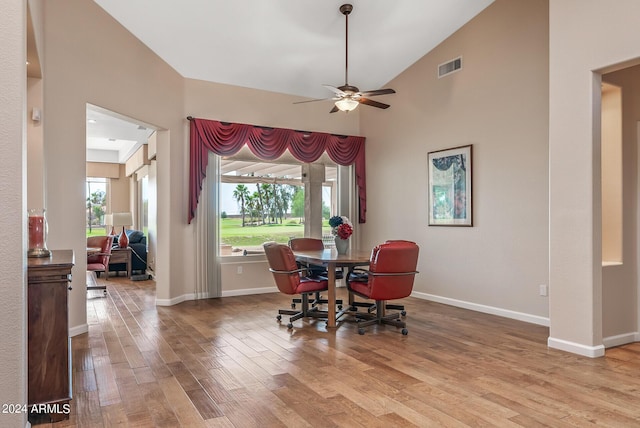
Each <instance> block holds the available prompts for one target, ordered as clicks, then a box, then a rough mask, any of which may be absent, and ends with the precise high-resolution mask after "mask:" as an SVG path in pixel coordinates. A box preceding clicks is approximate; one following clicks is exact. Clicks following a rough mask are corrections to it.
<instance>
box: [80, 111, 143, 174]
mask: <svg viewBox="0 0 640 428" xmlns="http://www.w3.org/2000/svg"><path fill="white" fill-rule="evenodd" d="M153 132H155V129H153V128H152V127H151V126H149V125H147V124H144V123H142V122H137V121H135V120H134V119H131V118H129V117H125V116H122V115H118V114H117V113H114V112H111V111H109V110H105V109H102V108H100V107H97V106H94V105H90V104H87V161H88V162H109V163H124V162H125V161H126V160H127V159H128V158H129V156H131V155H132V154H133V153H135V151H136V150H138V148H139V147H140V146H141V145H142V144H146V143H147V140H148V138H149V136H150V135H151V134H152V133H153Z"/></svg>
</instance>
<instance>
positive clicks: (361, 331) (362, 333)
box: [358, 328, 364, 336]
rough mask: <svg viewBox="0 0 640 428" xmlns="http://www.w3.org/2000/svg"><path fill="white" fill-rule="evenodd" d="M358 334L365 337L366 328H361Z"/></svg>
mask: <svg viewBox="0 0 640 428" xmlns="http://www.w3.org/2000/svg"><path fill="white" fill-rule="evenodd" d="M358 334H359V335H360V336H363V335H364V328H359V329H358Z"/></svg>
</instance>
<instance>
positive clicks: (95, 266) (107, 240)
mask: <svg viewBox="0 0 640 428" xmlns="http://www.w3.org/2000/svg"><path fill="white" fill-rule="evenodd" d="M112 246H113V236H110V235H109V236H90V237H88V238H87V248H100V251H99V252H97V253H91V254H87V271H92V272H96V275H100V273H101V272H104V273H105V277H106V279H107V280H108V279H109V258H110V257H111V247H112ZM87 289H102V290H105V292H106V290H107V288H106V287H105V286H95V287H87Z"/></svg>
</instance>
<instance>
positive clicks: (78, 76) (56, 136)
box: [42, 0, 189, 334]
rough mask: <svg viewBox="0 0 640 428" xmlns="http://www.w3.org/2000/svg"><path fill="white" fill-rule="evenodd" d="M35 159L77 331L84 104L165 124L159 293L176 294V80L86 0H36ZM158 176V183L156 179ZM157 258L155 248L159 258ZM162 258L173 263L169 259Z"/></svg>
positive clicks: (182, 270)
mask: <svg viewBox="0 0 640 428" xmlns="http://www.w3.org/2000/svg"><path fill="white" fill-rule="evenodd" d="M44 13H45V15H44V22H45V39H46V41H47V43H46V50H45V52H44V58H42V62H43V66H44V69H45V71H46V73H45V76H44V81H45V86H44V109H43V117H45V118H46V119H47V120H46V121H44V122H43V125H44V140H45V145H44V157H45V159H46V176H45V182H46V188H45V193H46V195H47V209H48V214H49V218H48V219H49V230H50V234H49V246H50V248H72V249H73V250H74V251H75V253H76V265H75V267H74V270H73V273H74V275H73V278H74V279H73V292H72V293H71V295H70V317H69V318H70V325H71V328H72V334H75V333H80V332H82V331H84V330H86V308H85V301H86V293H85V292H84V285H85V284H84V276H85V275H84V271H85V265H86V258H84V257H81V255H82V254H84V251H85V246H86V244H85V236H84V230H83V227H82V225H83V224H84V204H85V195H84V193H85V190H84V187H85V186H84V177H85V168H84V165H85V162H86V159H85V145H86V143H85V133H86V131H85V128H86V117H85V112H86V104H87V103H91V104H93V105H97V106H100V107H103V108H106V109H108V110H111V111H114V112H117V113H120V114H123V115H126V116H128V117H132V118H136V119H138V120H141V121H143V122H145V123H149V124H153V125H154V126H157V127H158V128H159V129H166V130H171V131H172V132H170V137H169V139H168V140H166V141H164V142H163V144H159V147H158V171H159V172H158V174H159V176H162V177H166V178H164V179H163V180H162V181H161V180H159V186H160V189H159V191H158V197H159V200H158V203H159V212H161V213H162V216H159V218H158V223H159V226H160V228H161V230H162V236H164V244H159V245H164V252H163V253H162V258H163V260H165V262H164V263H159V266H161V267H162V269H161V270H162V272H160V274H159V275H158V293H159V294H161V295H171V294H174V293H181V290H180V289H181V287H183V284H184V283H185V282H188V280H189V270H188V266H185V264H183V263H181V261H182V260H183V257H184V252H183V251H182V248H183V247H184V242H183V237H182V233H183V231H184V229H185V228H186V226H185V223H186V222H185V211H186V210H185V209H184V206H185V205H184V200H185V196H184V195H185V193H186V192H184V188H185V187H186V182H187V181H186V172H185V170H184V162H185V160H184V149H183V146H184V141H183V127H184V119H183V79H182V78H181V77H180V76H179V75H178V74H177V73H176V72H175V71H174V70H173V69H172V68H170V67H169V66H168V65H167V64H165V63H164V62H163V61H161V60H160V59H159V58H158V57H157V56H156V55H155V54H154V53H153V52H151V51H150V50H149V49H148V48H146V47H145V46H144V45H143V44H142V43H141V42H139V41H138V40H136V39H135V38H133V36H132V35H131V34H130V33H129V32H128V31H126V30H124V29H123V28H122V27H121V26H120V25H119V24H118V23H116V22H115V21H114V20H113V19H112V18H111V17H110V16H109V15H107V14H106V13H105V12H104V11H103V10H102V9H101V8H99V7H98V6H97V5H96V4H95V3H94V2H86V1H80V0H62V1H56V2H45V3H44ZM160 181H161V182H160ZM158 257H160V255H159V256H158ZM169 260H176V261H177V262H176V263H175V264H172V263H169Z"/></svg>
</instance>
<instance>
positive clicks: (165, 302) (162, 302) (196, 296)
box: [156, 287, 278, 306]
mask: <svg viewBox="0 0 640 428" xmlns="http://www.w3.org/2000/svg"><path fill="white" fill-rule="evenodd" d="M277 292H278V288H277V287H260V288H244V289H240V290H226V291H222V296H221V297H234V296H248V295H251V294H266V293H277ZM211 297H213V296H211V295H210V293H208V292H207V293H189V294H183V295H182V296H177V297H174V298H173V299H157V298H156V306H173V305H177V304H178V303H182V302H186V301H187V300H200V299H210V298H211Z"/></svg>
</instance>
